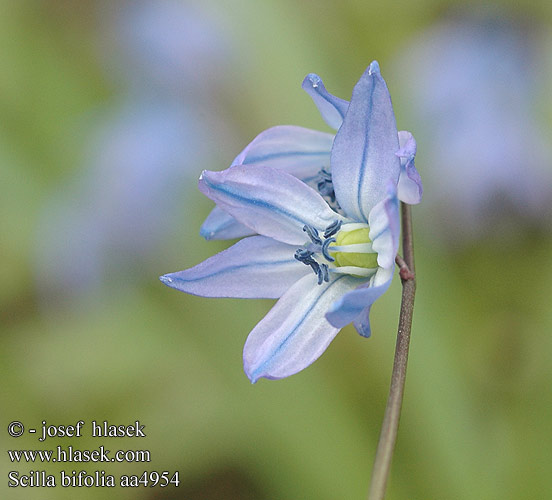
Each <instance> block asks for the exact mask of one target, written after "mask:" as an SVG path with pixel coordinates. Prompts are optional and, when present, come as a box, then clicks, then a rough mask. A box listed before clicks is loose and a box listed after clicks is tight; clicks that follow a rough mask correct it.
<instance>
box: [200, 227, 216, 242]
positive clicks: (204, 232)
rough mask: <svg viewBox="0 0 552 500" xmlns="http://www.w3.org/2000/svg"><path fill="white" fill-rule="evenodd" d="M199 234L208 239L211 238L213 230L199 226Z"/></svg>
mask: <svg viewBox="0 0 552 500" xmlns="http://www.w3.org/2000/svg"><path fill="white" fill-rule="evenodd" d="M199 235H200V236H202V237H203V238H205V239H206V240H207V241H209V240H212V239H213V236H215V232H214V231H210V230H206V229H203V228H201V229H200V230H199Z"/></svg>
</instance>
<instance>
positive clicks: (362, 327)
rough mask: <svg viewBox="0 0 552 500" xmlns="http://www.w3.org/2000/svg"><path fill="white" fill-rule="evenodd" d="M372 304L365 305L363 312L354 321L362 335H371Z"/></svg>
mask: <svg viewBox="0 0 552 500" xmlns="http://www.w3.org/2000/svg"><path fill="white" fill-rule="evenodd" d="M371 309H372V306H368V307H365V308H364V309H363V310H362V312H361V313H360V314H359V315H358V316H357V318H356V319H355V320H354V321H353V325H354V326H355V329H356V331H357V332H358V334H359V335H360V336H361V337H366V338H368V337H370V335H372V328H371V326H370V310H371Z"/></svg>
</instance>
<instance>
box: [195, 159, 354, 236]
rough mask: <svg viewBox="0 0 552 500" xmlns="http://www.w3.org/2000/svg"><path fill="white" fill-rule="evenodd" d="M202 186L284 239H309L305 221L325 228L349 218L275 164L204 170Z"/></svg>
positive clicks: (254, 225) (240, 216)
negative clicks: (345, 217)
mask: <svg viewBox="0 0 552 500" xmlns="http://www.w3.org/2000/svg"><path fill="white" fill-rule="evenodd" d="M199 189H200V190H201V192H202V193H203V194H205V195H206V196H207V197H209V198H211V199H212V200H213V201H214V202H215V203H216V204H217V205H218V206H219V207H220V208H222V209H223V210H225V211H226V212H228V213H229V214H230V215H232V216H233V217H235V218H236V219H237V220H238V221H239V222H241V223H242V224H245V225H246V226H247V227H249V228H251V229H252V230H254V231H255V232H256V233H258V234H262V235H264V236H269V237H271V238H274V239H276V240H278V241H282V242H284V243H291V244H296V245H302V244H303V243H305V241H307V240H308V237H307V236H306V234H305V232H304V231H303V227H304V226H305V225H309V226H312V227H314V228H316V229H317V230H319V231H323V230H324V229H326V227H328V226H329V225H330V224H332V223H333V222H335V221H336V220H345V219H344V218H343V217H342V216H341V215H339V214H337V213H336V212H334V211H333V210H332V209H331V208H330V207H329V206H328V204H327V203H326V202H325V201H324V199H323V198H322V197H321V196H320V195H319V194H318V193H317V192H316V191H314V190H313V189H312V188H310V187H309V186H307V185H306V184H304V183H303V182H301V181H300V180H299V179H297V178H296V177H293V176H292V175H290V174H288V173H286V172H283V171H281V170H276V169H273V168H258V167H255V166H249V165H239V166H235V167H232V168H228V169H226V170H223V171H222V172H209V171H204V172H203V174H202V175H201V177H200V180H199Z"/></svg>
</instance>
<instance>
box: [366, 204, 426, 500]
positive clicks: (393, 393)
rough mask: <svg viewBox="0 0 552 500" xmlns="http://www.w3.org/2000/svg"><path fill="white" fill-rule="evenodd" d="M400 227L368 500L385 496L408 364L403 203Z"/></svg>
mask: <svg viewBox="0 0 552 500" xmlns="http://www.w3.org/2000/svg"><path fill="white" fill-rule="evenodd" d="M401 228H402V252H403V258H400V257H398V258H397V260H396V262H397V265H398V266H399V273H400V276H401V283H402V299H401V311H400V316H399V328H398V332H397V344H396V346H395V359H394V362H393V372H392V374H391V387H390V389H389V398H388V399H387V407H386V408H385V414H384V417H383V424H382V427H381V432H380V438H379V442H378V448H377V451H376V458H375V460H374V466H373V470H372V483H371V485H370V492H369V494H368V500H383V498H384V496H385V490H386V487H387V479H388V477H389V472H390V470H391V461H392V459H393V451H394V449H395V442H396V440H397V432H398V428H399V419H400V414H401V406H402V400H403V393H404V384H405V381H406V365H407V362H408V348H409V345H410V332H411V327H412V315H413V312H414V296H415V293H416V279H415V274H414V273H415V268H414V242H413V233H412V216H411V207H410V205H408V204H406V203H401Z"/></svg>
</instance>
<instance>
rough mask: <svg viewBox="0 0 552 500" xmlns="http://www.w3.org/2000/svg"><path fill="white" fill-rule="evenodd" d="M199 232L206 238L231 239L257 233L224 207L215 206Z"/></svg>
mask: <svg viewBox="0 0 552 500" xmlns="http://www.w3.org/2000/svg"><path fill="white" fill-rule="evenodd" d="M199 234H201V236H203V237H204V238H205V239H206V240H231V239H234V238H242V237H243V236H250V235H252V234H255V231H253V230H251V229H249V228H248V227H247V226H244V225H243V224H240V223H239V222H238V221H237V220H236V219H234V217H232V216H231V215H230V214H227V213H226V212H225V211H224V210H223V209H222V208H219V207H215V208H213V210H211V213H210V214H209V215H208V216H207V218H206V219H205V221H204V222H203V224H202V225H201V229H200V230H199Z"/></svg>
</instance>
